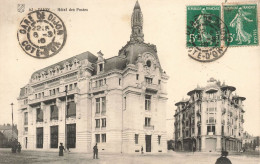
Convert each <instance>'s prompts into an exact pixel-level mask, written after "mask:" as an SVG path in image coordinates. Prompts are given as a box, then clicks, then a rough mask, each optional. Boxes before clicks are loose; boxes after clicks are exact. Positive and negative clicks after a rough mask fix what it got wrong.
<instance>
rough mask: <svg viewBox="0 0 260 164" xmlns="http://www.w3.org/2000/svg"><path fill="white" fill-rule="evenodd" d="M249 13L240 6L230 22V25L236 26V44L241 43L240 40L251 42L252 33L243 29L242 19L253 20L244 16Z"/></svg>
mask: <svg viewBox="0 0 260 164" xmlns="http://www.w3.org/2000/svg"><path fill="white" fill-rule="evenodd" d="M249 14H250V13H247V12H244V11H243V10H242V8H241V7H240V8H239V9H238V13H237V14H236V16H235V18H234V19H233V20H232V21H231V22H230V26H231V27H236V34H237V36H236V41H238V44H242V42H248V44H250V42H251V38H252V35H251V34H249V33H247V32H246V31H245V30H244V25H243V21H247V22H253V20H250V19H248V18H247V17H246V15H249Z"/></svg>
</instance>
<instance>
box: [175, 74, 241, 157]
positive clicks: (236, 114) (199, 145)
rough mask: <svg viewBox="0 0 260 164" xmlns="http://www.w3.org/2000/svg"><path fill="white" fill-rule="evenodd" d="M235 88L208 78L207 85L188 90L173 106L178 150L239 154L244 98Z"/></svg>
mask: <svg viewBox="0 0 260 164" xmlns="http://www.w3.org/2000/svg"><path fill="white" fill-rule="evenodd" d="M235 90H236V88H235V87H233V86H229V85H226V84H225V83H222V84H221V82H220V81H217V80H215V79H214V78H211V79H210V80H208V83H207V86H205V87H197V88H195V89H194V90H192V91H189V92H188V93H187V95H188V96H189V99H187V100H182V101H180V102H177V103H176V104H175V105H176V107H177V109H176V110H175V115H174V117H175V122H174V129H175V148H176V150H177V151H204V152H213V151H221V150H226V151H240V150H241V148H242V139H243V123H244V117H243V115H244V112H245V111H244V109H243V101H244V100H245V98H244V97H241V96H238V95H236V94H234V91H235Z"/></svg>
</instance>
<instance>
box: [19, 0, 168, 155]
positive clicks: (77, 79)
mask: <svg viewBox="0 0 260 164" xmlns="http://www.w3.org/2000/svg"><path fill="white" fill-rule="evenodd" d="M131 25H132V34H131V36H130V41H128V42H127V44H126V45H125V46H123V47H122V49H121V50H119V53H118V56H114V57H111V58H107V59H105V58H104V54H103V53H102V52H101V51H100V52H98V53H97V54H98V55H97V56H95V55H93V54H92V53H90V52H85V53H82V54H79V55H76V56H74V57H71V58H69V59H66V60H64V61H61V62H58V63H56V64H54V65H51V66H48V67H46V68H43V69H41V70H38V71H36V72H34V73H33V74H32V76H31V78H30V81H29V83H28V84H27V85H26V86H24V87H23V88H21V91H20V95H19V98H18V102H19V104H20V107H19V124H18V129H19V137H18V140H19V142H21V144H22V147H23V148H25V149H39V150H41V149H43V150H55V151H57V148H58V145H59V143H64V144H65V146H67V147H69V148H70V150H72V151H83V152H92V151H93V149H92V147H93V146H94V145H95V144H96V143H97V144H98V148H99V151H100V152H103V151H104V152H123V153H135V152H140V148H141V146H143V149H144V152H154V153H155V152H166V147H167V143H166V137H167V136H166V102H167V93H166V91H167V90H166V85H167V80H168V78H169V77H168V76H167V75H166V73H165V72H164V71H163V70H162V67H161V65H160V62H159V58H158V55H157V50H156V46H155V45H152V44H149V43H145V42H144V34H143V17H142V12H141V8H140V6H139V4H138V2H136V4H135V7H134V10H133V14H132V20H131Z"/></svg>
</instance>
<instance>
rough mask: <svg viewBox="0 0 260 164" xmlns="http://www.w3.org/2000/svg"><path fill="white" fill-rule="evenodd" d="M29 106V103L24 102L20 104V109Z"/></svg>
mask: <svg viewBox="0 0 260 164" xmlns="http://www.w3.org/2000/svg"><path fill="white" fill-rule="evenodd" d="M27 106H28V104H22V105H21V106H20V109H26V108H27Z"/></svg>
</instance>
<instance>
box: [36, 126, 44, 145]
mask: <svg viewBox="0 0 260 164" xmlns="http://www.w3.org/2000/svg"><path fill="white" fill-rule="evenodd" d="M36 134H37V135H36V137H37V139H36V147H37V148H43V127H41V128H36Z"/></svg>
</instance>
